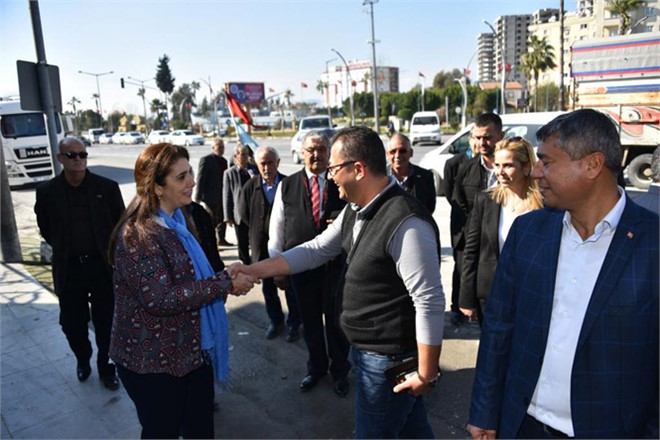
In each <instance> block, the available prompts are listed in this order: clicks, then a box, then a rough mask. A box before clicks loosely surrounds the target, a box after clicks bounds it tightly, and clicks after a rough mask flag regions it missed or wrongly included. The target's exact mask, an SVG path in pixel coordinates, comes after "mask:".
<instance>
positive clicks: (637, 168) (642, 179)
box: [628, 154, 653, 189]
mask: <svg viewBox="0 0 660 440" xmlns="http://www.w3.org/2000/svg"><path fill="white" fill-rule="evenodd" d="M652 158H653V155H652V154H640V155H639V156H637V157H636V158H634V159H633V160H632V161H630V164H629V165H628V180H630V183H632V184H633V185H634V186H635V187H636V188H639V189H648V187H649V186H651V182H652V181H653V180H652V178H651V159H652Z"/></svg>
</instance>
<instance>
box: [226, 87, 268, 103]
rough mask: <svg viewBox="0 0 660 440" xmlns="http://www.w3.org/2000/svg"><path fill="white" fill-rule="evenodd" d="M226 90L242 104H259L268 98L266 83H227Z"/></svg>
mask: <svg viewBox="0 0 660 440" xmlns="http://www.w3.org/2000/svg"><path fill="white" fill-rule="evenodd" d="M225 89H226V90H227V91H228V92H229V93H230V94H231V95H232V97H233V98H234V99H235V100H236V101H237V102H238V103H240V104H257V103H260V102H263V101H264V99H265V96H266V95H265V93H264V83H227V84H225Z"/></svg>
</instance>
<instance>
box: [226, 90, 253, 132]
mask: <svg viewBox="0 0 660 440" xmlns="http://www.w3.org/2000/svg"><path fill="white" fill-rule="evenodd" d="M225 96H226V97H227V104H228V105H229V109H230V110H231V112H232V113H233V114H234V115H235V116H238V117H239V118H241V120H242V121H243V122H245V123H246V124H248V125H252V126H254V125H253V124H252V118H250V115H249V114H248V113H247V112H246V111H245V110H243V108H242V107H241V105H240V104H239V103H238V101H236V99H234V97H233V96H232V95H231V93H229V92H227V91H225Z"/></svg>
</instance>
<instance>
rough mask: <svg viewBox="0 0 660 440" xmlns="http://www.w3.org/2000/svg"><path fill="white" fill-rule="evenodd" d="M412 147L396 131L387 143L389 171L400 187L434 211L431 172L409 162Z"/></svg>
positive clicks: (433, 189) (407, 140)
mask: <svg viewBox="0 0 660 440" xmlns="http://www.w3.org/2000/svg"><path fill="white" fill-rule="evenodd" d="M412 157H413V149H412V145H411V144H410V139H408V137H407V136H405V135H403V134H401V133H396V134H394V135H392V137H391V138H390V140H389V142H388V143H387V160H388V161H389V163H390V171H391V173H392V176H394V178H395V179H396V181H397V183H398V184H399V186H401V188H403V189H405V190H406V191H407V192H408V193H410V194H411V195H412V196H414V197H415V198H416V199H417V200H419V201H420V202H422V204H423V205H424V206H426V208H427V209H428V210H429V212H430V213H433V211H435V184H434V183H433V173H431V172H430V171H429V170H425V169H424V168H421V167H418V166H417V165H413V164H411V163H410V159H411V158H412Z"/></svg>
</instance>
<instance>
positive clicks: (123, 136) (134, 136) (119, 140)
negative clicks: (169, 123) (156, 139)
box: [112, 131, 144, 145]
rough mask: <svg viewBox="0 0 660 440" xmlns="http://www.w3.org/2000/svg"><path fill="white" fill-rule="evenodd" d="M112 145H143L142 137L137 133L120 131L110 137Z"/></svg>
mask: <svg viewBox="0 0 660 440" xmlns="http://www.w3.org/2000/svg"><path fill="white" fill-rule="evenodd" d="M112 143H113V144H126V145H130V144H143V143H144V136H143V135H142V134H141V133H138V132H137V131H122V132H119V133H115V135H114V136H112Z"/></svg>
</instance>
